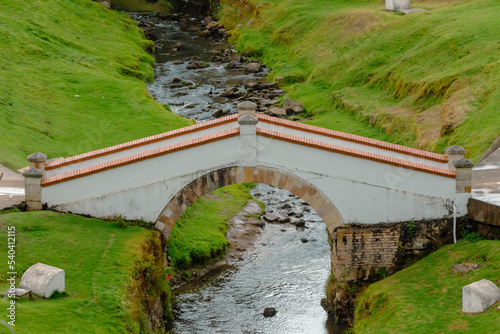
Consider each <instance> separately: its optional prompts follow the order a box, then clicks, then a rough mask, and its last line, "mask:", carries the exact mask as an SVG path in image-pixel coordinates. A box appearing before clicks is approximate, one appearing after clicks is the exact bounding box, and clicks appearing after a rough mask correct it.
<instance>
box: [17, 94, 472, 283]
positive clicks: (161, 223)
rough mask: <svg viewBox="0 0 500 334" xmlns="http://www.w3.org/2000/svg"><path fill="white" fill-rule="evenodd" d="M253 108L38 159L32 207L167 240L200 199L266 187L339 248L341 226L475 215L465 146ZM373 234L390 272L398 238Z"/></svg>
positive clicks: (336, 258)
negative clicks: (117, 220) (315, 219)
mask: <svg viewBox="0 0 500 334" xmlns="http://www.w3.org/2000/svg"><path fill="white" fill-rule="evenodd" d="M255 108H256V105H255V104H254V103H251V102H243V103H241V104H240V105H239V114H236V115H231V116H227V117H224V118H220V119H217V120H212V121H209V122H205V123H200V124H196V125H192V126H189V127H186V128H182V129H178V130H174V131H170V132H166V133H162V134H158V135H155V136H152V137H147V138H143V139H139V140H135V141H132V142H128V143H124V144H120V145H116V146H113V147H108V148H104V149H100V150H97V151H93V152H89V153H85V154H80V155H77V156H73V157H69V158H65V159H59V160H55V161H51V162H48V163H46V156H45V155H44V154H41V153H34V154H32V155H30V156H29V158H28V160H29V161H30V169H29V170H27V171H26V172H25V184H26V185H25V186H26V202H27V207H28V209H31V210H36V209H41V208H42V205H46V206H47V207H48V208H51V209H54V210H57V211H63V212H72V213H76V214H83V215H90V216H94V217H102V218H104V217H113V216H120V217H123V218H126V219H144V220H146V221H149V222H151V223H154V224H155V226H156V228H157V229H158V230H160V231H162V232H163V234H164V236H165V237H167V238H168V235H169V233H170V230H171V228H172V227H173V226H174V224H175V222H176V220H177V219H178V218H179V217H180V216H181V214H182V213H183V212H184V210H186V208H188V207H189V206H190V205H191V204H192V203H193V202H195V201H196V200H197V199H198V198H199V197H201V196H203V195H205V194H207V193H208V192H210V191H212V190H214V189H216V188H219V187H223V186H226V185H229V184H234V183H242V182H255V183H266V184H269V185H272V186H276V187H279V188H283V189H286V190H288V191H290V192H292V193H294V194H295V195H297V196H299V197H300V198H302V199H303V200H304V201H306V202H307V203H309V204H310V205H311V206H312V207H313V208H314V209H315V210H316V211H317V212H318V213H319V215H320V216H321V217H322V218H323V221H324V222H325V224H326V226H327V228H328V231H329V232H330V236H331V237H332V238H333V240H336V238H340V239H338V240H337V241H336V244H340V243H342V242H343V243H344V244H346V240H347V239H349V238H351V239H352V240H354V241H355V238H356V236H355V235H353V233H351V232H348V231H343V232H342V234H341V235H340V234H339V235H337V234H335V233H336V230H337V229H338V228H339V227H342V226H350V225H351V224H364V225H371V224H376V223H387V222H404V221H409V220H415V221H420V220H432V219H441V218H449V217H452V215H453V213H454V212H455V214H456V216H458V217H460V216H464V215H466V214H467V201H468V199H469V197H470V182H471V181H470V179H471V167H472V164H471V163H470V162H469V161H468V160H466V159H463V154H464V150H463V149H462V148H460V147H451V148H449V149H448V150H447V153H448V155H441V154H436V153H431V152H426V151H422V150H418V149H414V148H409V147H404V146H400V145H396V144H392V143H388V142H383V141H378V140H374V139H370V138H365V137H361V136H357V135H352V134H347V133H342V132H338V131H332V130H327V129H324V128H319V127H315V126H311V125H306V124H301V123H296V122H292V121H288V120H284V119H280V118H275V117H270V116H267V115H261V114H256V112H255ZM377 231H379V230H377ZM379 232H380V231H379ZM370 233H372V236H373V235H375V237H373V238H372V237H370V238H371V239H372V240H374V241H373V242H379V243H380V247H379V246H377V245H376V244H374V245H373V247H372V248H373V249H380V251H376V252H375V253H377V252H378V253H377V254H378V255H377V254H375V255H374V256H375V257H374V259H373V260H372V262H373V263H372V265H377V266H379V267H382V266H388V265H390V263H391V261H392V258H391V256H393V255H394V252H395V250H394V249H397V240H396V239H395V238H396V237H394V235H393V234H391V233H389V232H388V233H386V234H385V235H383V236H382V237H379V238H377V237H376V233H378V232H376V231H375V232H373V231H372V232H370ZM374 233H375V234H374ZM362 237H363V238H364V240H365V241H367V240H368V239H370V238H369V236H368V235H363V236H362ZM353 238H354V239H353ZM384 238H385V239H384ZM339 247H340V246H336V247H335V249H333V251H332V260H333V261H332V264H333V265H334V267H335V266H337V269H339V268H340V269H342V268H344V267H345V266H346V264H345V263H344V262H345V261H344V262H342V261H343V260H342V257H343V255H342V254H343V252H344V251H345V250H346V249H347V251H349V250H348V247H347V246H346V247H347V248H346V247H344V250H341V249H339ZM386 251H387V254H388V256H386V257H387V259H388V260H384V256H383V255H384V254H385V252H386ZM351 253H352V252H351ZM353 254H354V253H353ZM381 254H382V255H381ZM353 256H354V255H353ZM352 261H356V260H352ZM352 261H351V262H352ZM342 263H344V265H343V264H342ZM353 263H354V262H353ZM343 266H344V267H343ZM334 269H335V268H334ZM340 269H339V270H340ZM353 275H355V273H354V274H353Z"/></svg>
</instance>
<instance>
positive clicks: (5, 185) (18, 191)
mask: <svg viewBox="0 0 500 334" xmlns="http://www.w3.org/2000/svg"><path fill="white" fill-rule="evenodd" d="M23 201H24V177H23V175H22V174H21V173H18V172H14V171H12V170H10V169H8V168H7V167H5V166H3V165H0V210H3V209H6V208H10V207H13V206H15V205H19V204H21V202H23Z"/></svg>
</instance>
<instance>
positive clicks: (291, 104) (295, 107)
mask: <svg viewBox="0 0 500 334" xmlns="http://www.w3.org/2000/svg"><path fill="white" fill-rule="evenodd" d="M283 108H285V109H286V111H288V112H291V113H301V112H303V111H304V110H305V108H304V106H303V105H302V104H300V103H299V102H297V101H294V100H292V99H290V98H288V97H285V100H284V102H283Z"/></svg>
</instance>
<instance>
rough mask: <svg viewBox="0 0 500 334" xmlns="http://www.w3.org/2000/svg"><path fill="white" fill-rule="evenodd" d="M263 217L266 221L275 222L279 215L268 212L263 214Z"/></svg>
mask: <svg viewBox="0 0 500 334" xmlns="http://www.w3.org/2000/svg"><path fill="white" fill-rule="evenodd" d="M264 219H265V220H267V221H268V222H275V221H277V220H278V219H279V217H278V216H276V215H275V214H272V213H268V214H266V215H264Z"/></svg>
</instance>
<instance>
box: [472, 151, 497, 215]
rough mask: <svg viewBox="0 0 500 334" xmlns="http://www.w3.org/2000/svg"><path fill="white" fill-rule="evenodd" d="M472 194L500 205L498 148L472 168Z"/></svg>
mask: <svg viewBox="0 0 500 334" xmlns="http://www.w3.org/2000/svg"><path fill="white" fill-rule="evenodd" d="M472 196H473V197H474V198H476V199H480V200H482V201H485V202H490V203H492V204H496V205H498V206H500V148H498V149H497V150H496V151H494V152H492V153H491V154H490V155H488V156H487V157H486V158H485V159H484V160H482V161H481V162H479V163H478V164H477V165H476V166H475V167H474V168H473V169H472Z"/></svg>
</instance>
